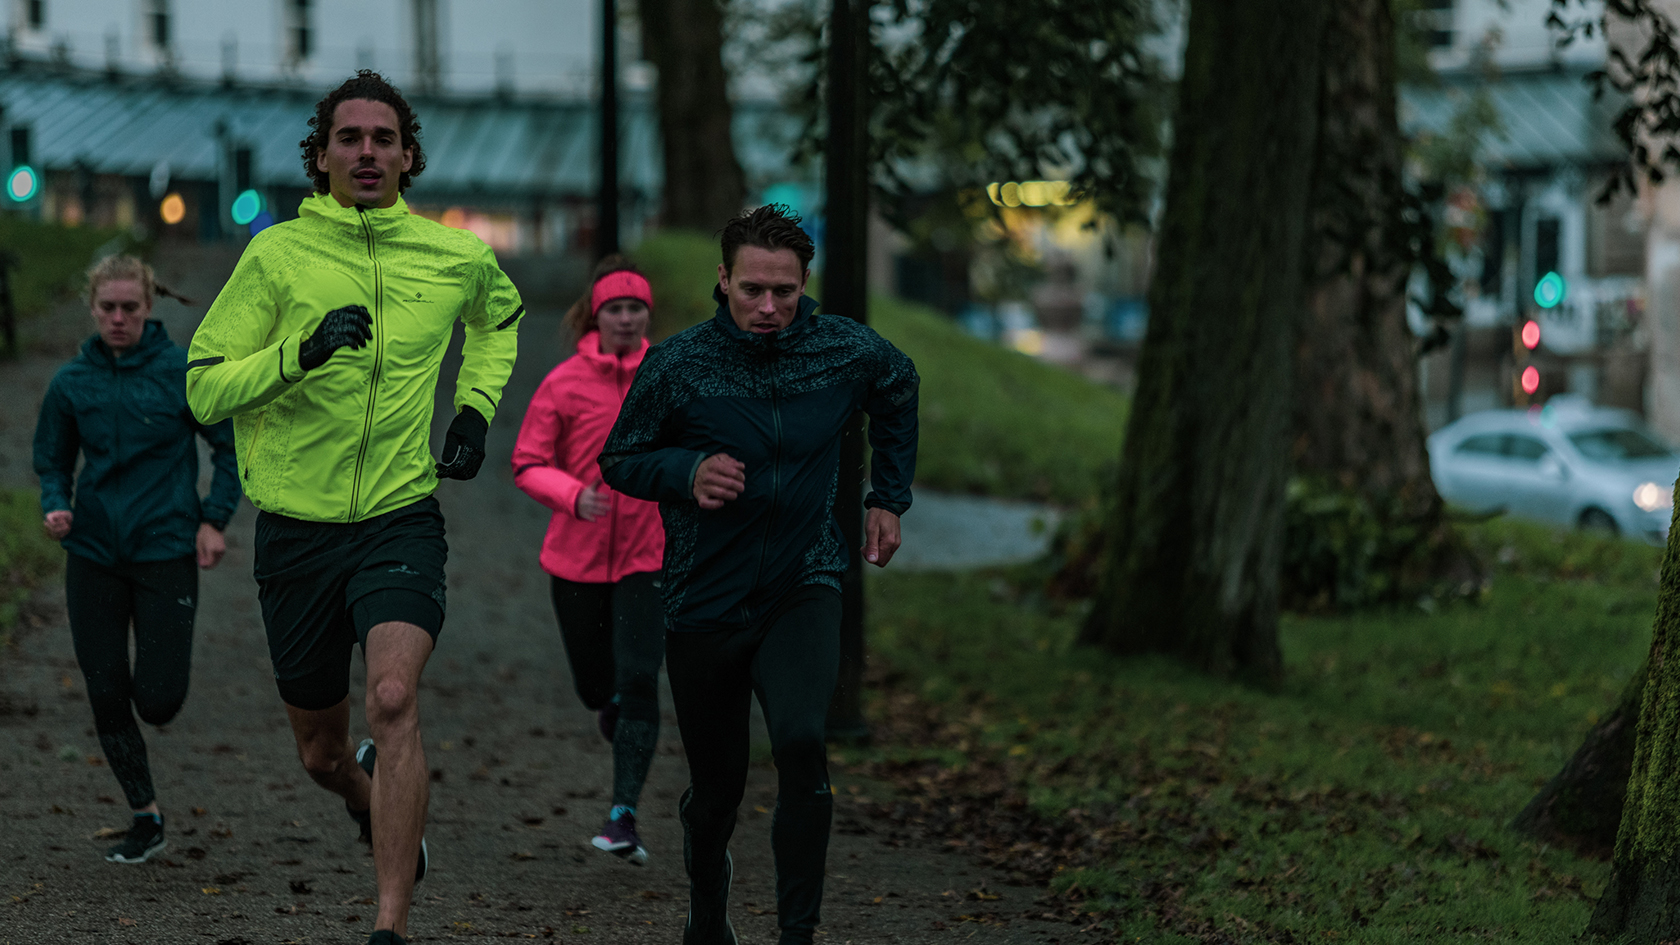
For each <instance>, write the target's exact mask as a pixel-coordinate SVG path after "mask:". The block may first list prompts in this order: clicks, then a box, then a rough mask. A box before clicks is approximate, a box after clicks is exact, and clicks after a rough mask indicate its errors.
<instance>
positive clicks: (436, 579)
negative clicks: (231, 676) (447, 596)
mask: <svg viewBox="0 0 1680 945" xmlns="http://www.w3.org/2000/svg"><path fill="white" fill-rule="evenodd" d="M448 558H449V545H448V543H447V542H446V541H445V540H444V532H443V513H442V512H441V511H439V510H438V504H437V500H436V499H434V498H431V497H427V498H425V499H421V500H420V501H419V502H416V503H414V504H413V505H408V506H404V507H402V508H400V509H396V510H394V511H390V512H386V513H385V514H384V515H380V516H376V517H374V518H370V519H368V520H366V521H362V522H352V523H348V524H345V523H338V522H305V521H301V520H299V519H295V518H287V517H286V516H284V515H274V514H271V513H269V512H262V513H259V514H258V515H257V539H256V567H255V572H256V578H257V587H258V591H257V598H258V600H259V601H261V603H262V615H263V624H264V626H265V627H266V628H267V630H268V655H269V659H270V660H271V661H272V662H273V663H274V679H275V682H276V683H277V684H278V685H279V688H280V697H281V698H282V699H284V700H285V701H286V704H287V705H290V706H295V707H296V708H299V709H305V710H311V711H313V710H319V709H326V708H330V707H332V706H335V705H337V704H338V703H339V702H341V701H342V700H343V699H344V697H345V696H346V695H348V694H349V693H350V651H351V648H352V647H353V646H354V645H355V644H356V643H361V644H362V645H363V646H364V647H365V646H366V645H367V635H368V631H369V630H371V629H372V628H373V627H375V626H376V625H378V624H381V623H386V622H388V621H401V622H403V623H411V624H414V625H416V626H418V627H420V628H421V629H422V630H425V631H426V632H427V633H429V634H431V636H432V639H433V640H434V641H435V640H436V639H437V635H438V632H439V631H440V630H442V629H443V614H444V573H443V567H444V563H445V562H446V561H447V560H448Z"/></svg>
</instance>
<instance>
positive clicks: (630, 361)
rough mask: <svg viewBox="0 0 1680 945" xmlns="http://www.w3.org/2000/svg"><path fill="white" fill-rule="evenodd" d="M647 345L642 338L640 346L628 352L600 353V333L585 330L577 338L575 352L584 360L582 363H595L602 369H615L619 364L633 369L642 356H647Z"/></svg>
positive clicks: (636, 366) (646, 341)
mask: <svg viewBox="0 0 1680 945" xmlns="http://www.w3.org/2000/svg"><path fill="white" fill-rule="evenodd" d="M648 347H649V345H648V340H647V339H646V338H643V339H642V346H641V347H640V348H637V349H636V350H634V351H632V352H630V353H629V354H624V355H618V354H602V353H601V333H600V332H599V331H590V332H585V333H584V336H583V337H582V338H579V339H578V343H577V353H578V357H580V358H582V359H583V360H584V363H586V364H592V365H595V366H596V367H597V368H599V369H601V370H602V371H612V370H615V369H617V368H618V366H619V365H621V364H622V365H623V366H624V367H627V368H629V369H631V370H632V371H634V370H635V369H636V368H638V367H641V365H642V358H644V357H646V356H647V352H648Z"/></svg>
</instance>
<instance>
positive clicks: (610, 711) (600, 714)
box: [595, 702, 618, 742]
mask: <svg viewBox="0 0 1680 945" xmlns="http://www.w3.org/2000/svg"><path fill="white" fill-rule="evenodd" d="M595 724H596V725H598V726H600V728H601V737H602V738H604V739H606V740H607V741H609V742H610V741H612V740H613V733H614V732H617V731H618V703H616V702H609V703H607V704H606V705H604V706H601V707H600V708H599V709H596V710H595Z"/></svg>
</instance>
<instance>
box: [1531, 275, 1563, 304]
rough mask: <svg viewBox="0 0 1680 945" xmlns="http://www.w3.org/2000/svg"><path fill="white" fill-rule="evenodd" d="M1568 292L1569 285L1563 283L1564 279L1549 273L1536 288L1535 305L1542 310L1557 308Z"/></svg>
mask: <svg viewBox="0 0 1680 945" xmlns="http://www.w3.org/2000/svg"><path fill="white" fill-rule="evenodd" d="M1568 292H1569V284H1568V283H1566V282H1564V281H1563V277H1562V276H1560V275H1558V274H1557V273H1555V272H1548V273H1546V274H1545V275H1543V276H1541V277H1540V281H1539V282H1538V283H1536V284H1535V286H1534V304H1536V305H1538V306H1540V307H1541V308H1556V307H1557V305H1558V303H1559V302H1562V301H1563V297H1564V296H1565V295H1566V294H1568Z"/></svg>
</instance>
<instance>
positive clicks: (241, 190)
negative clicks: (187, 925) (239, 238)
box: [228, 144, 263, 226]
mask: <svg viewBox="0 0 1680 945" xmlns="http://www.w3.org/2000/svg"><path fill="white" fill-rule="evenodd" d="M233 192H234V193H235V194H237V195H238V196H236V197H234V198H233V206H231V207H229V208H228V215H229V216H231V217H233V222H234V223H235V224H238V225H239V226H248V225H250V223H251V221H252V220H255V219H256V218H257V215H258V214H260V213H262V210H263V199H262V194H259V193H257V192H256V191H255V190H253V189H252V188H251V147H250V145H244V144H242V145H240V146H239V147H237V148H234V149H233Z"/></svg>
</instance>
